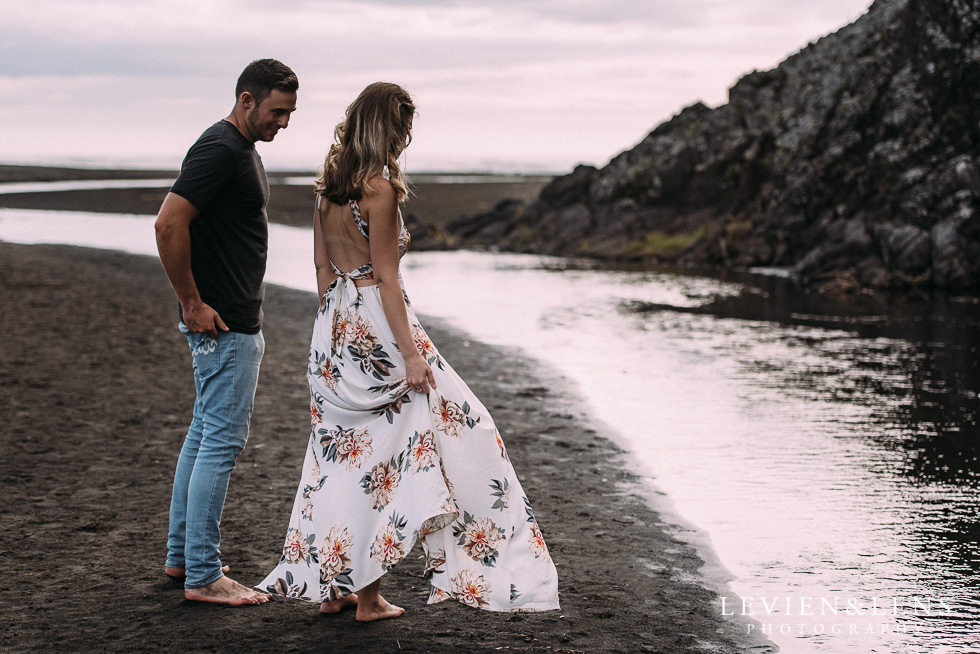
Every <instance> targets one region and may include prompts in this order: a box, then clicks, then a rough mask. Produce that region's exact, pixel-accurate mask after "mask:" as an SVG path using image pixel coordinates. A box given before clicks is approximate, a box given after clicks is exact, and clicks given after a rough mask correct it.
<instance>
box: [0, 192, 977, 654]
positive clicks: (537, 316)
mask: <svg viewBox="0 0 980 654" xmlns="http://www.w3.org/2000/svg"><path fill="white" fill-rule="evenodd" d="M152 221H153V219H152V218H151V217H132V216H130V217H126V216H103V215H99V214H88V213H78V214H75V213H67V212H37V211H24V210H6V209H0V239H3V240H9V241H16V242H61V243H73V244H77V245H87V246H93V247H106V248H114V249H122V250H126V251H130V252H136V253H139V254H155V247H154V245H153V230H152ZM310 240H311V239H310V234H309V231H308V230H304V229H296V228H289V227H283V226H279V225H273V226H272V227H271V230H270V265H269V270H268V273H267V280H268V281H269V282H272V283H277V284H284V285H288V286H293V287H297V288H302V289H305V290H314V289H315V286H314V278H313V269H312V264H311V261H312V245H311V243H310ZM403 269H404V277H405V282H406V287H407V290H408V293H409V295H410V297H411V298H412V301H413V304H414V305H415V307H416V309H417V310H418V311H419V312H420V313H422V314H423V315H429V316H433V317H438V318H441V319H443V320H445V321H447V322H448V323H450V324H452V325H454V326H456V327H459V328H460V329H462V330H464V331H466V332H468V333H470V334H471V335H472V336H473V337H474V338H476V339H479V340H482V341H485V342H488V343H494V344H505V345H517V346H520V347H522V348H525V349H526V350H527V351H528V353H529V355H531V356H533V357H535V358H537V359H540V360H543V361H546V362H547V363H548V364H550V365H551V366H553V367H554V368H555V369H556V370H558V371H559V372H561V373H562V374H564V375H566V376H567V377H568V378H570V379H572V380H573V381H574V382H575V383H576V384H577V385H578V386H579V390H580V391H581V395H582V397H585V398H588V399H587V400H586V401H587V402H588V406H583V407H582V410H583V411H584V412H587V413H590V414H592V415H595V416H596V417H598V418H599V419H601V420H602V421H604V422H605V423H607V424H608V425H609V426H610V427H612V428H613V429H614V430H615V431H616V432H618V434H619V436H618V437H619V438H620V439H621V442H622V443H623V444H624V446H626V447H627V448H628V449H629V450H630V451H631V452H632V453H634V455H635V459H636V461H637V464H638V466H639V467H640V468H641V469H642V470H644V471H645V472H646V474H647V475H648V476H649V478H650V480H651V481H652V483H653V484H655V486H656V487H657V488H658V489H659V490H661V491H663V492H664V493H666V496H667V498H668V499H669V501H670V502H671V503H672V505H673V509H674V510H675V511H676V513H677V514H678V515H680V516H681V517H682V518H683V519H684V520H685V521H686V522H688V523H690V524H691V525H693V526H694V527H696V528H697V529H698V530H700V532H701V533H703V534H706V535H707V537H708V538H709V539H710V542H711V546H712V548H713V549H714V551H715V552H716V553H717V556H718V557H719V559H720V561H721V562H722V564H724V566H725V567H726V568H727V569H728V570H729V571H730V572H731V573H732V575H733V579H732V580H731V582H730V587H731V589H732V590H733V591H734V592H735V593H737V594H738V595H739V596H740V597H741V598H742V599H743V601H742V602H738V601H733V600H732V599H729V600H728V601H727V602H726V604H725V605H724V606H721V605H719V606H718V607H717V609H718V611H719V612H722V611H724V612H725V613H728V614H731V613H733V612H735V613H743V612H744V613H751V614H752V615H753V617H754V618H755V619H756V620H757V621H758V624H757V625H756V627H755V628H756V629H757V630H759V631H763V632H765V635H767V636H769V637H770V638H772V639H773V640H774V641H775V642H776V643H777V644H778V645H780V647H781V648H782V649H783V651H784V652H860V653H865V652H895V653H918V652H963V651H965V648H968V647H977V646H978V645H980V640H978V638H977V636H976V635H975V634H976V633H977V632H980V596H978V593H977V581H976V579H977V578H978V577H977V575H976V573H977V569H978V567H980V552H978V545H977V542H978V536H980V526H978V518H977V510H976V507H977V500H978V493H980V488H978V487H980V484H978V479H980V477H978V473H980V439H978V438H977V436H978V435H980V434H978V428H977V424H976V423H977V418H978V413H980V400H978V397H977V390H980V379H978V378H980V372H978V371H980V367H978V363H980V362H978V357H980V355H978V346H980V343H978V341H980V330H978V329H977V327H978V326H980V310H978V309H980V307H978V305H977V304H975V303H973V302H972V301H970V300H962V299H961V300H956V299H949V298H938V297H923V298H919V299H915V298H911V299H910V298H906V299H898V298H892V299H888V298H884V297H882V296H874V297H867V298H858V300H857V301H851V302H848V303H835V302H833V301H828V300H824V299H821V298H819V297H817V296H814V295H808V294H804V293H803V292H802V291H800V290H799V289H797V288H795V287H794V286H793V285H792V284H791V283H789V282H788V281H786V280H781V279H777V278H763V277H758V276H751V277H750V276H732V277H730V278H729V279H712V278H708V277H693V276H683V275H678V274H672V273H668V272H629V271H622V270H597V269H589V268H588V267H575V266H574V265H569V262H567V261H563V260H559V259H554V258H547V257H533V256H524V255H511V254H487V253H473V252H447V253H413V254H410V255H409V256H408V257H407V258H406V259H405V260H404V265H403ZM679 533H681V534H682V535H684V530H683V529H679Z"/></svg>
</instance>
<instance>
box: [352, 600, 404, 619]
mask: <svg viewBox="0 0 980 654" xmlns="http://www.w3.org/2000/svg"><path fill="white" fill-rule="evenodd" d="M404 612H405V609H403V608H402V607H400V606H395V605H394V604H391V603H390V602H388V600H386V599H385V598H383V597H381V595H378V599H377V600H375V601H374V602H358V603H357V616H356V619H357V621H358V622H373V621H374V620H384V619H385V618H397V617H398V616H400V615H401V614H402V613H404Z"/></svg>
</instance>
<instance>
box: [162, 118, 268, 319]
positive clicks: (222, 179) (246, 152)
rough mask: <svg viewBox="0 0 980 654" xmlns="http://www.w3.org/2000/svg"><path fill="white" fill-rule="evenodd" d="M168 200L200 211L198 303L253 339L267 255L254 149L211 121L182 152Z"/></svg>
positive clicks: (195, 231)
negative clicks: (176, 198) (178, 199)
mask: <svg viewBox="0 0 980 654" xmlns="http://www.w3.org/2000/svg"><path fill="white" fill-rule="evenodd" d="M170 192H171V193H176V194H177V195H179V196H181V197H183V198H185V199H186V200H188V201H190V203H191V204H193V205H194V206H195V207H197V209H198V210H199V211H200V215H198V216H197V218H195V219H194V220H193V221H192V222H191V226H190V234H191V271H192V272H193V273H194V282H195V283H196V284H197V288H198V291H200V293H201V300H203V301H204V302H205V303H206V304H208V305H210V306H211V308H213V309H214V310H215V311H217V312H218V315H220V316H221V319H222V320H224V321H225V324H226V325H228V328H229V329H230V330H231V331H233V332H240V333H243V334H257V333H258V332H259V330H260V329H261V328H262V296H263V290H264V289H263V287H262V279H263V277H265V262H266V255H267V252H268V249H269V220H268V217H267V216H266V212H265V207H266V203H267V202H268V200H269V181H268V179H267V178H266V175H265V168H264V167H263V166H262V159H261V157H259V154H258V152H256V151H255V146H254V145H253V144H252V143H251V142H250V141H249V140H248V139H246V138H245V137H244V136H242V133H241V132H239V131H238V129H237V128H236V127H235V126H234V125H232V124H231V123H229V122H228V121H227V120H220V121H218V122H217V123H215V124H214V125H212V126H211V127H209V128H208V129H207V130H206V131H205V132H204V133H203V134H201V137H200V138H199V139H198V140H197V142H196V143H195V144H194V145H192V146H191V149H190V150H188V151H187V156H186V157H185V158H184V162H183V163H182V164H181V166H180V176H179V177H178V178H177V181H176V182H174V185H173V186H172V187H171V188H170ZM180 316H181V320H183V311H180Z"/></svg>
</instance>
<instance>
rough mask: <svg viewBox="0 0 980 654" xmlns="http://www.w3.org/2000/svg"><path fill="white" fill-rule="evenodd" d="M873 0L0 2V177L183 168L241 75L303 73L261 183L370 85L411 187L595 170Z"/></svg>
mask: <svg viewBox="0 0 980 654" xmlns="http://www.w3.org/2000/svg"><path fill="white" fill-rule="evenodd" d="M869 4H870V0H495V1H494V2H487V1H486V0H473V1H465V0H402V1H396V0H347V1H342V0H136V1H134V0H87V1H86V2H79V1H77V0H31V1H30V2H26V1H25V0H0V15H2V16H3V20H2V24H0V123H2V124H3V125H4V126H5V127H6V129H5V133H4V136H3V139H2V141H0V162H11V163H86V164H92V165H97V164H128V165H140V166H164V167H168V168H176V167H177V166H178V165H179V163H180V159H181V158H182V157H183V154H184V152H185V151H186V149H187V147H188V146H189V145H190V144H191V143H192V142H193V140H194V139H195V138H196V137H197V136H198V135H199V134H200V132H202V131H203V130H204V129H205V128H206V127H207V126H208V125H210V124H211V123H212V122H214V121H215V120H217V119H219V118H223V117H224V116H226V115H227V114H228V113H229V111H230V109H231V106H232V104H233V103H234V84H235V80H236V78H237V76H238V74H239V73H240V72H241V69H242V68H243V67H244V66H245V64H247V63H248V62H249V61H251V60H252V59H257V58H261V57H275V58H277V59H280V60H282V61H283V62H285V63H286V64H288V65H289V66H291V67H292V68H293V69H294V70H295V71H296V73H297V75H298V76H299V80H300V92H299V108H298V110H297V112H296V113H295V114H294V115H293V119H292V122H291V123H290V126H289V129H288V130H286V131H285V132H281V133H280V134H279V136H278V137H276V140H275V142H273V143H270V144H260V145H259V148H260V152H261V154H262V157H263V160H264V161H265V163H266V166H267V167H268V168H271V169H276V168H279V169H282V168H290V169H312V168H315V167H316V165H317V164H318V163H319V162H320V161H321V160H322V157H323V154H324V152H325V150H326V147H327V146H328V145H329V141H330V138H331V134H332V130H333V126H334V125H335V124H336V123H337V122H338V121H339V120H340V119H341V118H342V117H343V111H344V108H345V107H346V106H347V104H349V103H350V101H351V100H352V99H353V98H354V97H355V96H356V95H357V93H358V92H359V91H360V90H361V89H362V88H363V87H364V86H365V85H367V84H369V83H370V82H373V81H377V80H386V81H393V82H397V83H400V84H402V85H403V86H405V87H406V88H407V89H408V90H409V91H410V92H411V93H412V94H413V95H414V97H415V99H416V105H417V107H418V109H419V112H420V113H419V115H418V117H417V119H416V122H415V140H414V142H413V144H412V147H411V148H409V150H408V152H407V153H406V157H407V161H406V166H407V168H408V170H409V171H413V170H414V171H423V170H486V169H491V170H520V171H551V172H563V171H567V170H570V169H571V168H572V167H573V166H574V165H575V164H577V163H592V164H596V165H601V164H603V163H605V162H606V161H608V159H609V158H610V157H612V156H614V155H615V154H617V153H618V152H620V151H622V150H624V149H626V148H629V147H631V146H632V145H633V144H635V143H636V142H637V141H639V140H640V139H641V138H643V136H644V135H645V134H646V133H648V132H649V131H650V130H651V129H652V128H653V127H655V126H656V125H657V124H658V123H660V122H662V121H663V120H665V119H667V118H669V117H670V116H671V115H673V114H675V113H677V111H679V110H680V109H681V108H682V107H684V106H687V105H689V104H691V103H693V102H695V101H697V100H701V101H704V102H705V103H707V104H709V105H711V106H715V105H718V104H721V103H724V102H725V101H726V99H727V89H728V87H729V86H731V85H732V84H733V83H734V82H735V80H737V79H738V78H739V77H740V76H741V75H742V74H744V73H746V72H749V71H751V70H753V69H766V68H771V67H773V66H775V65H776V64H778V63H779V62H780V61H781V60H783V59H784V58H786V57H787V56H788V55H790V54H792V53H793V52H795V51H797V50H799V49H800V48H801V47H803V46H805V45H806V44H807V42H809V41H811V40H814V39H816V38H818V37H820V36H822V35H824V34H827V33H829V32H832V31H834V30H836V29H837V28H838V27H840V26H843V25H844V24H846V23H848V22H850V21H852V20H854V19H855V18H857V17H858V16H860V15H861V14H863V13H864V12H865V11H866V10H867V8H868V6H869Z"/></svg>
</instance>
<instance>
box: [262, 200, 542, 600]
mask: <svg viewBox="0 0 980 654" xmlns="http://www.w3.org/2000/svg"><path fill="white" fill-rule="evenodd" d="M351 211H352V212H353V215H354V220H355V222H356V223H357V226H358V228H359V230H360V231H361V234H362V235H363V236H364V237H365V238H368V230H367V224H366V223H365V222H364V221H363V220H362V218H361V215H360V211H359V209H358V207H357V203H356V202H351ZM408 243H409V236H408V231H407V230H406V229H405V227H404V225H403V226H402V228H401V238H400V242H399V250H400V255H404V253H405V251H406V250H407V249H408ZM331 265H333V262H331ZM333 269H334V272H335V274H337V275H338V278H337V279H336V280H335V281H334V282H333V283H331V284H330V286H329V287H328V288H327V290H326V292H325V293H324V295H323V297H322V298H321V301H320V309H319V312H318V313H317V316H316V320H315V322H314V326H313V341H312V344H311V347H310V360H309V369H308V377H309V383H310V395H311V406H310V412H311V415H312V422H313V428H312V434H311V435H310V441H309V445H308V446H307V448H306V457H305V460H304V462H303V472H302V478H301V480H300V483H299V488H298V489H297V492H296V500H295V502H294V504H293V509H292V514H291V516H290V520H289V529H288V531H287V533H286V542H285V545H284V546H283V551H282V556H281V557H280V559H279V565H278V566H277V567H276V569H275V570H273V571H272V572H271V573H270V574H269V576H268V577H266V578H265V580H263V581H262V582H261V583H260V584H258V585H257V586H256V587H257V588H261V589H262V590H265V591H268V592H270V593H275V594H279V595H283V596H286V597H291V598H295V599H300V600H306V601H312V602H321V601H326V600H333V599H337V598H339V597H342V596H344V595H348V594H350V593H352V592H354V591H356V590H359V589H361V588H363V587H364V586H366V585H368V584H370V583H371V582H373V581H374V580H376V579H378V578H379V577H381V576H382V575H383V574H384V573H385V572H387V571H389V570H391V569H392V568H393V567H394V566H395V565H396V564H397V563H398V562H399V561H400V560H401V559H402V558H404V557H405V555H406V554H408V552H409V550H411V548H412V546H413V545H414V543H415V540H416V539H417V538H418V539H420V540H421V543H422V548H423V552H424V555H425V572H424V576H425V578H426V579H428V580H429V581H430V583H431V584H432V588H431V590H430V594H429V600H428V601H429V603H430V604H432V603H435V602H441V601H443V600H446V599H449V598H453V599H456V600H458V601H460V602H462V603H464V604H467V605H469V606H474V607H479V608H483V609H489V610H491V611H541V610H548V609H557V608H558V575H557V572H556V570H555V566H554V563H553V562H552V561H551V557H550V555H549V554H548V548H547V546H546V545H545V542H544V538H543V537H542V535H541V530H540V529H539V528H538V523H537V521H536V520H535V517H534V513H533V512H532V510H531V505H530V503H529V502H528V499H527V497H526V496H525V495H524V492H523V490H522V489H521V485H520V482H519V481H518V480H517V476H516V475H515V473H514V468H513V466H512V465H511V463H510V459H509V457H508V455H507V450H506V449H505V447H504V443H503V441H502V440H501V438H500V434H499V432H498V431H497V429H496V428H495V427H494V424H493V420H492V419H491V417H490V414H489V413H488V412H487V409H486V408H485V407H484V406H483V404H481V403H480V401H479V400H478V399H477V398H476V396H475V395H474V394H473V392H472V391H471V390H470V389H469V388H468V387H467V386H466V384H465V383H464V382H463V380H462V379H461V378H460V377H459V375H458V374H456V372H455V371H454V370H453V369H452V368H451V367H450V366H449V364H448V363H447V362H446V361H445V360H444V359H443V358H442V357H441V356H440V354H439V352H438V351H437V350H436V348H435V346H433V344H432V342H431V341H430V340H429V337H428V336H427V335H426V333H425V330H424V329H422V326H421V325H420V324H419V321H418V318H417V317H416V315H415V312H414V311H413V310H412V308H411V306H409V307H408V318H409V324H410V325H411V329H412V334H413V335H414V338H415V345H416V347H417V348H418V349H419V352H421V353H422V356H423V357H424V358H425V359H426V361H428V363H429V365H430V366H431V367H432V372H433V376H434V378H435V380H436V388H433V389H431V390H430V392H429V393H428V395H423V394H421V393H418V392H415V391H412V390H411V389H410V388H409V387H408V384H407V382H406V381H405V363H404V359H403V358H402V356H401V353H400V352H399V351H398V347H397V346H396V344H395V339H394V336H393V335H392V332H391V329H390V328H389V327H388V321H387V319H386V318H385V314H384V310H383V309H382V306H381V295H380V292H379V291H378V287H377V286H376V285H374V286H362V287H357V286H355V284H354V281H355V280H359V279H372V277H373V276H372V273H371V264H370V263H368V264H365V265H364V266H361V267H360V268H358V269H357V270H354V271H352V272H349V273H342V272H340V271H339V270H337V268H336V266H333ZM406 302H407V297H406Z"/></svg>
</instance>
